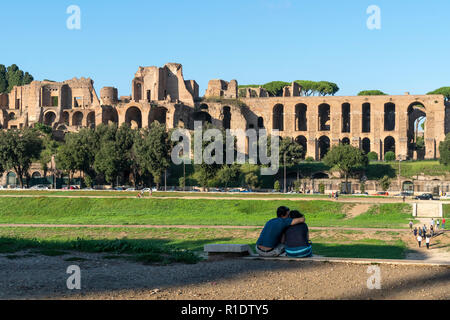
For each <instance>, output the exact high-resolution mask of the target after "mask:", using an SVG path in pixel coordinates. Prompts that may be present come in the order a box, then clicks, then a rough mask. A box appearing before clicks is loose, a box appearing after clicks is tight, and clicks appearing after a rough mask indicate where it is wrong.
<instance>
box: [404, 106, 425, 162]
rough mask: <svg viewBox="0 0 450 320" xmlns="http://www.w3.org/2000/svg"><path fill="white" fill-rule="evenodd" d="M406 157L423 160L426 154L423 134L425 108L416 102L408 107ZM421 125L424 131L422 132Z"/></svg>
mask: <svg viewBox="0 0 450 320" xmlns="http://www.w3.org/2000/svg"><path fill="white" fill-rule="evenodd" d="M407 112H408V131H407V137H408V157H410V158H416V159H424V158H425V154H426V151H427V150H426V145H425V132H426V130H427V126H426V120H427V112H426V109H425V106H424V105H423V104H422V103H420V102H418V101H416V102H413V103H411V104H410V105H409V106H408V110H407ZM422 124H423V127H424V129H423V130H422Z"/></svg>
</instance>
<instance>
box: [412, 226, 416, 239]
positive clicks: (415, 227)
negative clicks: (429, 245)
mask: <svg viewBox="0 0 450 320" xmlns="http://www.w3.org/2000/svg"><path fill="white" fill-rule="evenodd" d="M413 232H414V238H416V237H417V227H415V228H414V231H413Z"/></svg>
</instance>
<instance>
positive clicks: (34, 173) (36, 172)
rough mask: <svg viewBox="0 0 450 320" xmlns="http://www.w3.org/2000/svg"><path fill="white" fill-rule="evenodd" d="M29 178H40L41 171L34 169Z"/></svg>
mask: <svg viewBox="0 0 450 320" xmlns="http://www.w3.org/2000/svg"><path fill="white" fill-rule="evenodd" d="M31 178H32V179H40V178H42V175H41V173H40V172H39V171H35V172H33V174H32V175H31Z"/></svg>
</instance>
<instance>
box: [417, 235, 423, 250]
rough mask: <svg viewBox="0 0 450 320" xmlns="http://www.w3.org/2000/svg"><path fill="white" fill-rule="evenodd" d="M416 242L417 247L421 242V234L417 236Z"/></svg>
mask: <svg viewBox="0 0 450 320" xmlns="http://www.w3.org/2000/svg"><path fill="white" fill-rule="evenodd" d="M417 243H419V248H420V245H421V244H422V236H421V235H418V236H417Z"/></svg>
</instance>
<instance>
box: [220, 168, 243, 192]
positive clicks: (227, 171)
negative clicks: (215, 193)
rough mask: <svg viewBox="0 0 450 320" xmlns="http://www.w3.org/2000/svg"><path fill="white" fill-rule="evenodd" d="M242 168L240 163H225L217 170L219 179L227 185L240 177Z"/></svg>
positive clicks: (226, 186)
mask: <svg viewBox="0 0 450 320" xmlns="http://www.w3.org/2000/svg"><path fill="white" fill-rule="evenodd" d="M239 174H240V170H239V166H238V165H224V166H222V168H221V169H220V170H219V171H218V172H217V179H218V180H219V182H220V183H221V184H222V185H223V186H224V187H225V188H228V186H230V185H231V183H233V182H235V181H236V180H237V179H238V178H239Z"/></svg>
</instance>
